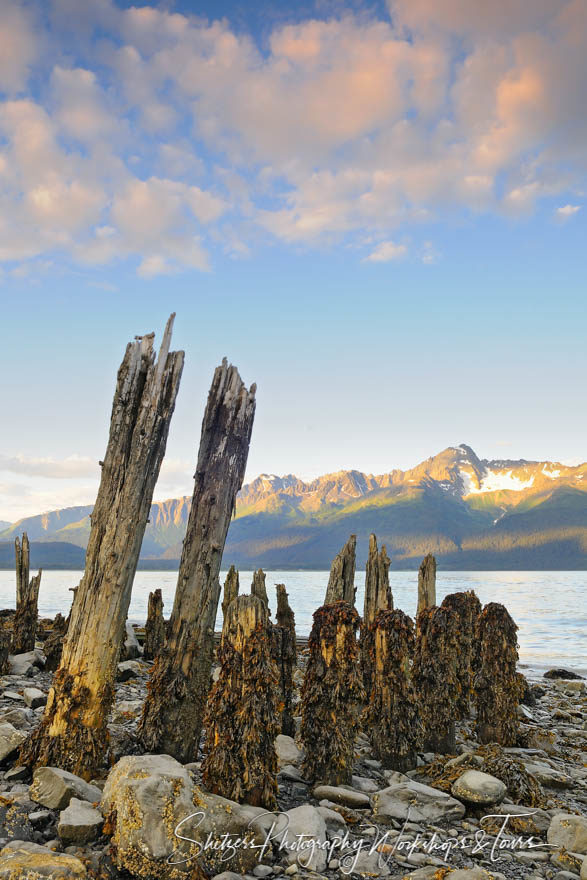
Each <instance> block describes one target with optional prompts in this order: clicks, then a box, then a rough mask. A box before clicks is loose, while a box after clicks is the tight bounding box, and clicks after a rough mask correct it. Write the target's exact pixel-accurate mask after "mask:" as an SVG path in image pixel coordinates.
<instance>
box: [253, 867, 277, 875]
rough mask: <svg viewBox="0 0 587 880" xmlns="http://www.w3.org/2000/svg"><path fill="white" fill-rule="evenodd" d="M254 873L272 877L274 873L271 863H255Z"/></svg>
mask: <svg viewBox="0 0 587 880" xmlns="http://www.w3.org/2000/svg"><path fill="white" fill-rule="evenodd" d="M253 874H254V875H255V877H271V876H272V875H273V868H272V867H271V866H270V865H255V867H254V868H253Z"/></svg>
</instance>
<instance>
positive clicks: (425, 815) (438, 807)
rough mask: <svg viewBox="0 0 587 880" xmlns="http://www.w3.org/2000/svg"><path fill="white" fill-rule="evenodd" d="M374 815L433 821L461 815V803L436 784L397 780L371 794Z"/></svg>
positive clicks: (386, 818)
mask: <svg viewBox="0 0 587 880" xmlns="http://www.w3.org/2000/svg"><path fill="white" fill-rule="evenodd" d="M371 804H372V806H373V814H374V816H375V818H376V819H379V820H382V821H384V822H385V821H389V820H390V819H403V820H406V819H409V820H411V821H412V822H437V821H438V820H439V819H447V820H451V819H461V818H462V817H463V816H464V815H465V807H464V806H463V804H462V803H461V802H460V801H457V800H455V798H452V797H450V795H448V794H445V793H444V792H443V791H439V790H438V789H437V788H431V787H430V786H429V785H422V784H421V783H419V782H413V781H412V780H411V779H410V781H409V782H399V783H396V784H394V785H390V786H389V787H388V788H384V789H382V790H381V791H378V792H376V793H375V794H374V795H372V797H371Z"/></svg>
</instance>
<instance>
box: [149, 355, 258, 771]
mask: <svg viewBox="0 0 587 880" xmlns="http://www.w3.org/2000/svg"><path fill="white" fill-rule="evenodd" d="M255 391H256V386H255V385H252V386H251V388H250V390H248V391H247V389H246V387H245V385H244V384H243V381H242V379H241V377H240V376H239V374H238V370H237V369H236V367H233V366H230V367H229V366H228V364H227V362H226V359H225V360H223V362H222V366H220V367H217V368H216V371H215V373H214V379H213V381H212V387H211V389H210V393H209V395H208V403H207V405H206V412H205V413H204V421H203V423H202V436H201V440H200V451H199V454H198V463H197V466H196V473H195V486H194V493H193V496H192V506H191V509H190V515H189V519H188V525H187V532H186V537H185V540H184V542H183V552H182V555H181V562H180V566H179V576H178V581H177V590H176V593H175V602H174V605H173V611H172V613H171V618H170V620H169V626H168V637H167V641H166V643H165V647H164V649H163V651H161V653H160V654H159V657H158V658H157V662H156V663H155V666H154V668H153V671H152V674H151V680H150V682H149V690H148V694H147V699H146V700H145V704H144V707H143V714H142V717H141V720H140V722H139V729H138V732H139V736H140V738H141V741H142V743H143V745H144V747H145V749H147V750H148V751H152V752H164V753H166V754H168V755H172V756H173V757H174V758H176V759H177V760H178V761H181V762H183V763H186V762H188V761H194V760H196V756H197V753H198V744H199V742H200V733H201V730H202V719H203V716H204V710H205V707H206V699H207V696H208V690H209V688H210V676H211V671H212V657H213V651H214V624H215V621H216V612H217V609H218V600H219V598H220V581H219V580H218V575H219V573H220V563H221V561H222V552H223V550H224V543H225V541H226V533H227V532H228V527H229V525H230V520H231V517H232V514H233V511H234V507H235V503H236V495H237V492H238V490H239V489H240V487H241V486H242V482H243V478H244V474H245V467H246V463H247V456H248V452H249V443H250V440H251V432H252V429H253V418H254V415H255Z"/></svg>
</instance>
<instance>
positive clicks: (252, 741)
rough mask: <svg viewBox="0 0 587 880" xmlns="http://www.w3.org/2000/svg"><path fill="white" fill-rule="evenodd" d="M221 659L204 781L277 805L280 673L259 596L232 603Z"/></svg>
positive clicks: (236, 796)
mask: <svg viewBox="0 0 587 880" xmlns="http://www.w3.org/2000/svg"><path fill="white" fill-rule="evenodd" d="M218 660H219V662H220V675H219V677H218V681H217V682H216V683H215V684H214V685H213V687H212V690H211V691H210V695H209V698H208V706H207V709H206V715H205V719H204V725H205V729H206V747H207V754H206V756H205V758H204V762H203V764H202V778H203V782H204V785H205V786H206V788H208V789H209V790H210V791H212V792H214V793H215V794H220V795H222V796H223V797H227V798H230V799H231V800H235V801H239V802H241V803H242V802H243V801H246V802H247V803H248V804H252V805H253V806H256V807H266V808H267V809H268V810H273V809H275V806H276V795H277V781H276V776H277V755H276V752H275V746H274V741H275V737H276V736H277V734H278V733H279V720H278V718H279V716H278V712H277V675H276V671H275V666H274V663H273V660H272V658H271V636H270V628H269V618H268V614H267V609H266V607H265V606H264V604H263V602H262V601H261V600H260V599H259V598H258V597H257V596H238V597H237V598H236V599H234V600H233V601H232V602H231V603H230V606H229V608H228V613H227V617H226V625H225V627H224V629H223V632H222V643H221V646H220V648H219V651H218Z"/></svg>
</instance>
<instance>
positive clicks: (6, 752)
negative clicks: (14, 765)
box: [0, 721, 26, 761]
mask: <svg viewBox="0 0 587 880" xmlns="http://www.w3.org/2000/svg"><path fill="white" fill-rule="evenodd" d="M25 739H26V736H25V734H24V733H21V732H20V730H17V729H16V727H13V726H12V724H8V722H6V721H4V722H1V723H0V761H3V760H4V759H5V758H8V757H10V755H13V754H14V753H15V752H16V751H17V750H18V749H19V748H20V746H21V745H22V743H23V742H24V741H25Z"/></svg>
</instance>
